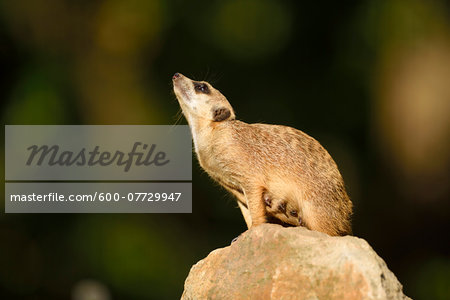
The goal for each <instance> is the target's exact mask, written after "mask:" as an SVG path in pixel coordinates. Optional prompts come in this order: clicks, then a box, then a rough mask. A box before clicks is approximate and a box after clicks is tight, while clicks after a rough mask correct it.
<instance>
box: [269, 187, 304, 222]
mask: <svg viewBox="0 0 450 300" xmlns="http://www.w3.org/2000/svg"><path fill="white" fill-rule="evenodd" d="M262 200H263V203H264V205H265V207H266V212H267V215H268V216H269V219H270V220H269V221H270V222H273V221H274V220H273V219H278V220H279V221H280V222H281V224H283V223H284V224H286V225H290V226H302V218H301V212H300V209H299V207H298V205H297V203H296V201H293V200H290V201H288V200H287V199H284V198H282V197H280V196H276V195H273V194H272V193H270V192H269V191H268V190H264V191H263V194H262Z"/></svg>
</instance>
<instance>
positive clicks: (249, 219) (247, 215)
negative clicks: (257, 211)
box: [238, 201, 252, 228]
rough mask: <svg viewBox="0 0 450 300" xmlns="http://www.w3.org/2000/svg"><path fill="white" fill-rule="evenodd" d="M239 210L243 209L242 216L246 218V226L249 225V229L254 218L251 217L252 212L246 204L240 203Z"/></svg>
mask: <svg viewBox="0 0 450 300" xmlns="http://www.w3.org/2000/svg"><path fill="white" fill-rule="evenodd" d="M238 205H239V208H240V209H241V213H242V216H244V220H245V224H247V228H250V227H252V216H251V215H250V211H249V210H248V208H247V207H245V205H244V204H242V203H241V202H240V201H238Z"/></svg>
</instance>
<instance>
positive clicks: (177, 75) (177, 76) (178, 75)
mask: <svg viewBox="0 0 450 300" xmlns="http://www.w3.org/2000/svg"><path fill="white" fill-rule="evenodd" d="M180 77H181V74H180V73H175V74H173V76H172V79H173V80H175V79H177V78H180Z"/></svg>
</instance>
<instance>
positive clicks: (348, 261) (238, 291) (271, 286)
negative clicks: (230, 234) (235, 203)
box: [182, 224, 409, 300]
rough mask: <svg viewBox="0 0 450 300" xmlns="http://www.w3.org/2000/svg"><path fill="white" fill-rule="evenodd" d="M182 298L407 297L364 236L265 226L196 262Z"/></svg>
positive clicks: (245, 234) (244, 234) (243, 235)
mask: <svg viewBox="0 0 450 300" xmlns="http://www.w3.org/2000/svg"><path fill="white" fill-rule="evenodd" d="M182 299H183V300H191V299H192V300H193V299H349V300H350V299H383V300H384V299H409V298H408V297H406V296H405V295H403V292H402V285H401V284H400V283H399V282H398V280H397V278H396V277H395V275H394V274H393V273H392V272H391V271H390V270H389V269H388V268H387V266H386V264H385V262H384V261H383V260H382V259H381V258H380V257H379V256H378V255H377V254H376V253H375V251H374V250H373V249H372V248H371V247H370V246H369V244H368V243H367V242H366V241H365V240H363V239H360V238H356V237H351V236H346V237H331V236H328V235H326V234H323V233H319V232H313V231H309V230H307V229H305V228H302V227H289V228H284V227H281V226H279V225H274V224H263V225H261V226H258V227H256V228H253V229H250V230H248V231H246V232H245V233H243V234H242V235H241V236H240V237H239V238H238V239H237V241H236V242H234V243H233V244H232V245H230V246H228V247H225V248H221V249H217V250H214V251H212V252H211V253H210V254H209V255H208V257H206V258H205V259H203V260H201V261H199V262H198V263H197V264H196V265H194V266H193V267H192V269H191V271H190V273H189V276H188V277H187V279H186V282H185V289H184V292H183V295H182Z"/></svg>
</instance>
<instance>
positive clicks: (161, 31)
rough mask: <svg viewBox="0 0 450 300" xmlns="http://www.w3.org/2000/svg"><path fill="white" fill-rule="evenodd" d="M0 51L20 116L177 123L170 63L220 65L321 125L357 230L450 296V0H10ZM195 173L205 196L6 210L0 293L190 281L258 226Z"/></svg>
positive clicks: (210, 76) (17, 119)
mask: <svg viewBox="0 0 450 300" xmlns="http://www.w3.org/2000/svg"><path fill="white" fill-rule="evenodd" d="M0 66H1V67H0V76H1V81H0V97H1V100H2V101H1V104H0V105H1V107H2V112H1V117H2V119H3V123H4V124H174V123H175V122H176V120H177V112H178V111H179V106H178V103H177V101H176V99H175V96H174V94H173V92H172V84H171V75H172V74H173V73H175V72H181V73H183V74H185V75H187V76H189V77H191V78H194V79H197V80H207V81H209V82H211V83H212V84H213V85H214V86H215V87H216V88H218V89H219V90H221V91H222V92H223V93H224V94H225V95H226V96H227V97H228V99H229V100H230V102H231V103H232V105H233V107H234V108H235V111H236V113H237V117H238V118H239V119H241V120H244V121H247V122H266V123H276V124H283V125H289V126H293V127H296V128H298V129H301V130H303V131H305V132H306V133H308V134H310V135H312V136H314V137H315V138H317V139H318V140H319V141H320V142H321V143H322V144H323V145H324V146H325V148H327V149H328V150H329V152H330V153H331V155H332V156H333V157H334V158H335V160H336V162H337V163H338V165H339V166H340V169H341V171H342V173H343V176H344V179H345V180H346V184H347V186H348V191H349V194H350V196H351V198H352V200H353V202H354V205H355V214H354V234H355V235H356V236H359V237H362V238H364V239H366V240H367V241H368V242H369V243H370V244H371V245H372V247H373V248H374V249H375V251H377V253H378V254H379V255H380V256H381V257H382V258H383V259H384V260H385V261H386V262H387V264H388V266H389V268H390V269H391V270H392V271H393V272H394V273H395V274H396V276H397V277H398V278H399V280H400V282H401V283H402V284H403V285H404V292H405V293H406V294H407V295H408V296H410V297H413V298H414V299H450V255H449V254H450V253H449V252H450V251H449V250H450V247H449V245H450V240H449V236H450V235H449V228H450V226H449V214H450V209H449V208H450V205H449V199H450V188H449V177H450V176H449V175H450V5H449V3H448V2H444V1H438V0H422V1H421V0H410V1H407V0H363V1H294V0H292V1H275V0H242V1H238V0H224V1H196V0H192V1H181V0H178V1H175V0H174V1H162V0H153V1H148V0H130V1H119V0H104V1H87V0H83V1H70V0H65V1H62V0H34V1H7V0H4V1H1V2H0ZM183 122H185V121H183ZM3 141H4V139H3ZM2 151H3V150H2ZM2 157H4V153H2ZM194 161H195V158H194ZM2 164H4V161H2ZM2 167H4V166H2ZM2 188H4V187H2ZM193 188H194V190H193V198H194V201H193V213H192V214H133V215H131V214H103V215H100V214H59V215H52V214H39V215H32V214H28V215H27V214H17V215H14V214H10V215H6V214H4V213H2V214H1V215H0V243H1V246H0V247H1V250H0V251H1V252H0V298H1V299H50V300H51V299H76V300H80V299H85V300H89V299H105V300H106V299H138V300H139V299H176V298H179V297H180V296H181V293H182V291H183V283H184V279H185V277H186V276H187V274H188V271H189V269H190V267H191V266H192V265H193V264H194V263H196V262H197V261H198V260H200V259H202V258H203V257H205V256H206V255H207V254H208V253H209V252H210V251H211V250H213V249H216V248H218V247H224V246H227V245H229V243H230V241H231V240H232V239H233V238H234V237H236V236H237V235H239V234H240V233H241V232H243V231H244V230H245V229H246V226H245V223H244V221H243V218H242V217H241V215H240V212H239V210H238V209H237V208H236V204H235V202H234V200H233V198H232V197H231V196H230V195H228V194H227V193H226V192H225V191H224V190H223V189H221V188H220V187H218V186H217V184H215V183H213V182H212V181H211V180H210V179H209V178H208V176H207V175H206V174H205V173H204V172H203V171H201V170H200V168H199V167H198V164H197V163H194V170H193ZM3 195H4V191H2V203H1V204H2V206H3V201H4V198H3ZM95 297H97V298H95Z"/></svg>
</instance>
